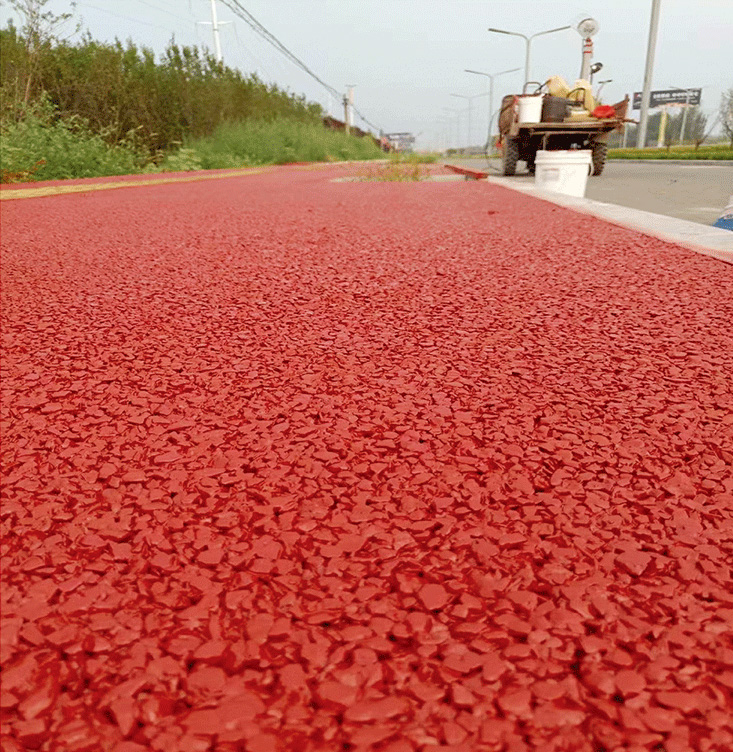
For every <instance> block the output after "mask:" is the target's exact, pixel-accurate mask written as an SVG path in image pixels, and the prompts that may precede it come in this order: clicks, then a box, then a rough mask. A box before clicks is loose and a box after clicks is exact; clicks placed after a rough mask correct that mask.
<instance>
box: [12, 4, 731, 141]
mask: <svg viewBox="0 0 733 752" xmlns="http://www.w3.org/2000/svg"><path fill="white" fill-rule="evenodd" d="M240 2H241V4H242V5H243V6H244V7H245V8H247V9H248V10H249V11H250V13H252V14H253V15H254V16H255V18H257V19H258V20H259V21H260V23H262V24H263V25H264V26H265V27H266V28H267V29H268V30H269V31H270V32H272V33H273V34H274V35H275V36H276V37H278V38H279V39H280V41H281V42H283V43H284V44H285V45H286V46H287V47H289V48H290V49H291V50H292V51H293V52H294V53H295V54H296V55H298V56H299V57H300V58H301V59H302V60H303V61H304V62H305V63H306V64H307V65H308V66H309V67H310V68H311V69H313V70H314V71H315V72H316V73H317V74H318V75H319V76H320V77H321V78H322V79H324V80H325V81H326V82H327V83H329V84H330V85H331V86H333V87H334V88H336V89H338V90H343V89H344V88H345V86H346V85H347V84H356V89H355V102H356V104H357V107H358V108H359V109H360V110H361V111H362V112H363V113H364V115H365V116H366V117H367V118H368V119H369V120H370V121H371V122H372V123H374V124H375V125H377V126H379V127H381V128H383V129H384V130H385V131H388V132H389V131H412V132H414V133H415V134H422V135H421V136H420V138H419V141H418V146H420V147H428V146H435V145H437V143H438V141H439V138H440V135H441V134H442V133H443V132H444V131H445V126H444V125H441V120H442V119H444V118H445V117H447V114H446V112H445V111H444V108H463V109H465V107H466V101H464V100H461V99H458V98H456V97H452V96H450V95H451V93H455V94H463V95H475V94H480V93H482V92H485V91H486V83H487V79H485V78H482V77H479V76H473V75H470V74H468V73H464V72H463V69H464V68H473V69H476V70H482V71H486V72H488V73H494V72H497V71H501V70H504V69H507V68H514V67H522V68H523V66H524V50H525V47H524V41H523V40H522V39H519V38H517V37H509V36H503V35H498V34H491V33H489V32H488V31H487V28H488V27H489V26H494V27H498V28H503V29H507V30H511V31H517V32H521V33H523V34H527V35H530V34H534V33H535V32H538V31H543V30H545V29H550V28H554V27H557V26H564V25H565V24H573V23H577V22H578V21H579V20H580V19H581V18H584V17H587V16H591V17H593V18H595V19H596V20H597V21H598V22H599V24H600V31H599V32H598V34H597V35H596V36H595V37H594V43H595V51H594V58H593V59H594V60H598V61H600V62H602V63H603V64H604V68H603V70H602V71H601V72H600V73H599V74H597V76H596V81H598V80H604V79H613V81H612V83H610V84H607V85H606V87H605V89H604V92H603V99H604V101H606V102H608V103H611V102H615V101H618V100H620V99H622V98H623V97H624V95H625V94H626V93H629V94H630V93H631V92H633V91H634V90H640V89H641V86H642V80H643V72H644V63H645V58H646V46H647V37H648V31H649V15H650V9H651V0H603V1H602V2H599V1H597V0H586V1H585V2H583V0H581V2H574V1H573V0H508V1H504V0H240ZM70 5H71V3H70V2H68V1H64V0H50V3H49V6H48V7H49V8H52V9H53V10H54V11H55V12H61V11H64V10H68V9H69V8H70ZM217 6H218V10H219V21H220V22H228V21H231V22H233V23H229V24H227V25H226V26H224V27H223V28H222V31H221V42H222V51H223V56H224V62H225V63H226V64H227V65H230V66H232V67H235V68H239V69H240V70H242V71H244V72H252V71H256V72H257V74H258V75H259V76H260V77H261V78H262V79H264V80H265V81H268V82H275V83H277V84H278V85H279V86H281V87H283V88H286V89H289V90H290V91H292V92H295V93H303V94H305V95H306V96H307V97H308V99H311V100H314V101H317V102H319V103H321V104H322V105H323V106H324V107H326V108H327V109H330V110H331V111H332V112H333V113H334V114H336V115H337V116H340V113H341V109H340V107H339V106H337V103H336V102H335V101H333V99H331V100H330V101H329V95H328V93H327V92H325V90H324V89H323V88H322V87H321V86H320V85H319V84H318V83H316V82H315V81H313V80H312V79H310V78H309V77H307V76H306V75H305V74H303V73H302V72H300V71H299V70H298V69H297V68H296V67H295V66H294V65H293V64H292V63H290V62H289V61H288V60H287V59H286V58H284V57H283V56H282V55H281V53H279V52H277V51H276V50H275V49H274V48H273V47H271V46H270V45H268V44H267V42H265V41H264V40H263V39H261V38H260V37H259V36H257V35H256V34H255V33H254V32H253V31H252V30H251V29H250V28H249V27H248V26H247V25H246V24H245V23H244V22H243V21H241V20H239V19H237V18H236V17H235V16H234V14H233V13H232V12H231V11H230V10H229V9H228V8H226V7H225V6H224V5H223V4H222V2H220V0H217ZM0 12H1V13H2V20H3V25H5V22H6V20H7V17H8V15H9V14H11V12H10V11H9V9H8V7H7V5H6V4H4V5H3V8H2V9H1V10H0ZM76 15H77V16H78V17H80V18H81V20H82V21H83V24H84V27H85V28H86V29H88V30H89V31H90V32H91V34H92V36H93V37H94V38H95V39H98V40H110V41H112V40H114V38H115V37H117V38H119V39H121V40H122V41H125V40H127V39H132V40H133V41H134V42H135V43H136V44H138V45H145V46H147V47H150V48H152V49H153V50H154V51H155V52H156V53H160V52H161V51H162V50H163V49H164V48H165V46H166V44H167V43H168V41H169V40H170V39H171V36H172V35H175V39H176V41H177V42H178V43H179V44H185V45H196V44H198V45H206V46H208V47H212V46H213V44H212V34H211V28H210V26H204V25H199V24H197V23H196V21H210V20H211V4H210V0H91V1H90V2H88V1H87V0H78V2H77V10H76ZM580 60H581V38H580V36H579V35H578V33H577V32H576V31H574V30H567V31H562V32H558V33H556V34H550V35H547V36H541V37H538V38H537V39H535V40H534V41H533V42H532V69H531V78H533V79H538V80H545V79H547V78H548V77H549V76H550V75H552V74H559V75H561V76H563V77H565V78H566V79H568V80H569V81H570V82H571V83H572V81H574V80H575V78H576V77H577V76H578V75H579V70H580ZM521 85H522V73H521V72H519V73H513V74H508V75H506V76H503V77H501V78H499V79H497V81H496V88H495V94H494V98H495V102H494V104H495V106H497V105H498V102H499V100H500V97H501V95H502V94H505V93H510V92H517V91H519V90H520V89H521ZM671 86H682V87H686V86H690V87H703V99H702V107H703V110H705V111H706V112H708V113H710V114H711V116H712V117H714V115H713V113H717V109H718V105H719V102H720V96H721V92H722V91H723V90H725V89H728V88H729V87H731V86H733V0H662V3H661V20H660V27H659V40H658V44H657V54H656V63H655V73H654V81H653V88H655V89H663V88H668V87H671ZM487 104H488V102H487V97H481V98H478V99H475V100H473V133H472V139H471V140H472V142H473V143H482V142H483V140H484V138H485V133H486V122H487V116H488V106H487ZM357 125H361V123H360V122H359V121H358V120H357ZM466 125H467V118H466V117H465V116H464V117H463V119H462V122H461V129H462V132H463V136H462V141H464V142H465V137H466V136H465V131H466Z"/></svg>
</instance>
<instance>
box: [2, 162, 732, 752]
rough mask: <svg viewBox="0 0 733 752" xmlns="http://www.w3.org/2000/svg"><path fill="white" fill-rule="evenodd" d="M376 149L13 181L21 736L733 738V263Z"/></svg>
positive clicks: (551, 745)
mask: <svg viewBox="0 0 733 752" xmlns="http://www.w3.org/2000/svg"><path fill="white" fill-rule="evenodd" d="M432 169H433V170H434V171H435V172H440V171H441V170H440V168H432ZM360 170H363V168H360V167H358V166H351V167H349V166H328V167H324V166H320V167H315V168H294V167H289V168H279V169H271V170H269V171H265V172H262V173H260V174H256V175H254V174H250V175H247V176H243V177H238V178H229V179H226V180H209V181H203V182H195V183H186V184H174V185H160V186H150V187H139V188H135V189H133V190H119V191H100V192H91V193H89V194H75V195H69V196H56V197H52V198H40V199H32V200H24V201H7V202H3V215H4V216H3V238H2V240H3V249H2V252H3V257H2V268H3V297H2V311H3V319H2V325H3V343H4V344H3V347H4V359H3V381H2V390H3V405H2V407H3V412H2V425H1V426H0V428H1V430H2V435H3V444H2V451H3V499H2V507H1V510H0V512H1V514H0V524H1V525H2V557H3V567H2V623H1V624H0V627H1V631H0V636H1V639H0V658H1V660H2V669H3V670H2V674H1V677H2V690H1V692H0V722H1V731H0V734H1V735H2V737H1V738H2V747H3V750H5V749H8V750H11V751H15V750H23V749H40V750H45V751H47V752H51V751H52V750H54V751H55V750H75V751H76V752H83V751H85V750H89V751H90V752H91V751H92V750H99V749H101V750H113V751H114V752H137V750H155V751H156V752H158V751H159V752H168V750H175V751H176V752H182V751H184V750H190V751H191V752H194V751H197V750H201V752H204V751H205V750H209V749H217V750H224V751H225V752H229V751H230V750H231V752H290V751H291V750H304V751H305V752H311V751H316V750H334V749H351V750H355V751H356V750H358V751H359V752H361V750H364V752H367V751H370V750H374V751H375V752H376V750H381V751H382V752H386V751H389V752H413V751H414V752H426V751H427V750H434V749H435V750H437V749H446V750H455V751H457V750H461V751H463V750H466V751H472V750H477V749H480V750H484V749H485V750H487V751H488V752H492V751H493V750H497V751H499V750H506V751H509V750H511V751H514V750H516V751H520V750H530V749H543V750H544V749H546V750H547V751H548V752H551V751H552V750H557V751H558V752H559V751H560V750H562V751H563V752H568V751H569V750H573V752H575V751H576V750H578V751H581V752H585V750H587V751H588V752H591V750H601V749H607V750H612V749H613V750H615V749H619V750H620V749H625V750H655V749H665V750H667V752H683V750H690V749H691V750H699V751H700V752H703V751H704V752H722V751H723V750H729V749H731V748H733V713H731V708H733V627H732V626H731V625H733V595H731V594H732V593H733V581H732V575H731V572H732V566H733V559H732V555H733V554H732V552H733V472H732V469H731V468H733V381H732V376H731V375H732V374H733V329H732V328H731V327H730V325H729V322H730V321H731V320H733V268H731V267H730V266H726V265H725V264H723V263H721V262H718V261H716V260H713V259H710V258H707V257H703V256H698V255H695V254H694V253H692V252H688V251H685V250H683V249H681V248H678V247H675V246H673V245H670V244H666V243H662V242H660V241H657V240H653V239H651V238H648V237H645V236H642V235H639V234H636V233H634V232H631V231H626V230H623V229H619V228H615V227H610V226H608V225H605V224H603V223H601V222H600V221H598V220H595V219H591V218H588V217H585V216H581V215H577V214H573V213H571V212H569V211H566V210H564V209H560V208H558V207H555V206H553V205H550V204H547V203H544V202H542V201H539V200H535V199H532V198H529V197H526V196H521V195H518V194H516V193H514V192H509V191H506V190H504V189H502V188H500V187H497V186H495V185H491V184H487V183H484V182H473V181H471V182H457V183H453V182H432V183H431V182H424V183H418V184H399V183H373V182H369V183H365V182H344V181H342V182H333V181H332V178H337V177H338V178H344V177H354V176H358V175H359V174H360Z"/></svg>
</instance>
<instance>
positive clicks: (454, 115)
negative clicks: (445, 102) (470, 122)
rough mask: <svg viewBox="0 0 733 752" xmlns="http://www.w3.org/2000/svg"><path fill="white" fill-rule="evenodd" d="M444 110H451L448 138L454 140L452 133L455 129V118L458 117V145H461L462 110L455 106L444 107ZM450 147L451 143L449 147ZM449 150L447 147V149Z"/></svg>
mask: <svg viewBox="0 0 733 752" xmlns="http://www.w3.org/2000/svg"><path fill="white" fill-rule="evenodd" d="M443 110H444V111H445V112H450V113H452V115H449V116H448V118H449V120H448V139H449V140H452V138H451V133H452V131H453V127H452V126H453V118H455V119H456V147H458V146H459V143H458V142H459V141H460V140H461V111H460V110H456V109H454V108H453V107H443ZM448 148H450V145H449V147H448ZM446 151H447V149H446Z"/></svg>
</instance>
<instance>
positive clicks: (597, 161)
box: [591, 141, 608, 175]
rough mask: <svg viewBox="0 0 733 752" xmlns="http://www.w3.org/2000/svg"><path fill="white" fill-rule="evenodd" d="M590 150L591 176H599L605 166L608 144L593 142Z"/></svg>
mask: <svg viewBox="0 0 733 752" xmlns="http://www.w3.org/2000/svg"><path fill="white" fill-rule="evenodd" d="M591 149H592V157H591V158H592V160H593V175H600V174H601V173H602V172H603V168H604V167H605V166H606V157H607V156H608V144H607V143H606V142H605V141H594V142H593V146H592V147H591Z"/></svg>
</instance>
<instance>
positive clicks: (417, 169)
mask: <svg viewBox="0 0 733 752" xmlns="http://www.w3.org/2000/svg"><path fill="white" fill-rule="evenodd" d="M437 158H438V157H437V155H436V154H402V153H400V152H396V153H393V154H390V155H389V158H388V159H387V160H385V162H384V164H380V165H378V166H376V167H373V168H370V169H368V170H367V171H366V172H365V174H364V175H363V176H362V178H361V179H362V180H365V181H367V182H377V183H414V182H418V181H420V180H426V179H427V178H428V177H429V173H428V171H427V169H425V168H424V167H423V165H425V164H433V163H434V162H436V161H437Z"/></svg>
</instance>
